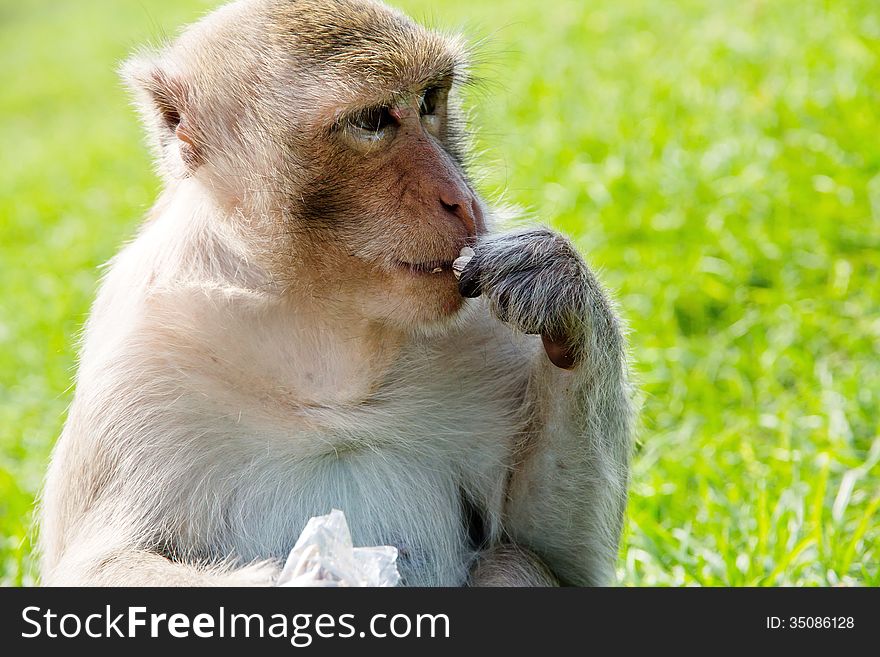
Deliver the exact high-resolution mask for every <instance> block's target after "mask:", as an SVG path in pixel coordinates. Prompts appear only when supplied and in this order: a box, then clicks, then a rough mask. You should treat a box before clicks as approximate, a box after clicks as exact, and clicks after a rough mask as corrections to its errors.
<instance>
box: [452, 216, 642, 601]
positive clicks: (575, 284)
mask: <svg viewBox="0 0 880 657" xmlns="http://www.w3.org/2000/svg"><path fill="white" fill-rule="evenodd" d="M474 251H475V252H474V255H473V257H472V259H471V260H470V261H469V262H468V263H467V264H466V265H465V267H464V268H463V269H462V272H461V278H460V281H459V284H460V289H461V291H462V294H464V295H465V296H478V295H483V296H485V298H486V299H487V301H488V308H489V312H490V313H491V314H493V315H495V316H496V317H497V318H498V319H499V320H501V321H502V322H504V323H506V324H508V325H509V326H510V327H511V328H513V329H515V330H516V331H518V332H522V333H528V334H533V335H534V336H535V337H534V338H532V340H534V349H533V351H532V352H531V353H530V354H528V355H526V356H524V357H525V358H527V359H529V360H528V362H529V367H530V368H531V372H530V377H529V382H528V391H527V394H526V404H527V405H528V407H527V410H528V411H529V413H528V418H529V419H528V424H527V427H526V431H525V435H526V438H525V440H524V441H523V442H522V443H521V445H520V448H519V449H518V451H517V454H515V456H514V460H513V466H512V467H513V470H512V474H511V478H510V482H509V485H508V490H507V501H506V509H505V519H504V525H505V527H504V528H505V531H506V532H507V533H508V534H509V535H510V536H511V538H513V540H514V541H515V542H517V543H519V544H520V545H522V546H523V547H526V548H529V549H530V550H532V551H534V552H535V553H536V554H537V555H538V556H539V557H540V558H541V559H543V560H544V561H545V563H546V564H547V565H548V566H549V567H550V568H551V570H552V571H553V572H554V573H555V574H556V575H557V576H558V577H559V579H560V580H562V581H563V582H567V583H570V584H576V585H588V584H593V585H595V584H608V583H610V582H611V581H612V578H613V568H614V562H615V557H616V552H617V546H618V541H619V539H620V532H621V525H622V520H623V513H624V509H625V504H626V488H627V480H628V471H629V455H630V448H631V436H632V410H631V400H630V389H629V384H628V382H627V374H626V350H625V341H624V338H623V331H622V328H621V326H620V321H619V319H618V318H617V316H616V313H615V311H614V308H613V305H612V304H611V302H610V301H609V299H608V298H607V296H606V294H605V292H604V291H603V289H602V287H601V285H600V284H599V282H598V280H597V279H596V278H595V276H594V275H593V273H592V272H591V271H590V269H589V268H588V267H587V265H586V263H585V262H584V261H583V259H582V258H581V257H580V255H578V253H577V251H576V250H575V249H574V247H573V246H572V245H571V244H570V243H569V242H568V240H566V239H565V238H563V237H562V236H561V235H558V234H557V233H554V232H553V231H550V230H547V229H531V230H527V231H518V232H512V233H504V234H499V235H490V236H487V237H486V238H484V239H483V240H481V241H480V242H479V243H478V244H477V245H476V246H475V249H474ZM539 335H540V336H541V339H538V337H537V336H539ZM542 344H543V348H542V346H541V345H542Z"/></svg>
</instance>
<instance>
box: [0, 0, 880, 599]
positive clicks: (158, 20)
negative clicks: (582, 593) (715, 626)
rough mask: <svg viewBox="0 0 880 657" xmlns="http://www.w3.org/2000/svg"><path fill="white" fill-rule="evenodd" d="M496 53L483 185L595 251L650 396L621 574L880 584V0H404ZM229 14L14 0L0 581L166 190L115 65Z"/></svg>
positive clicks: (2, 170) (6, 98)
mask: <svg viewBox="0 0 880 657" xmlns="http://www.w3.org/2000/svg"><path fill="white" fill-rule="evenodd" d="M397 4H398V6H400V7H402V8H404V9H405V10H407V11H409V12H410V13H411V14H412V15H413V16H414V17H416V18H419V19H422V20H426V21H427V22H429V23H432V24H434V25H438V26H443V27H450V28H456V29H457V28H463V29H464V30H465V31H466V32H467V33H468V34H469V35H470V36H471V37H472V38H474V39H478V40H482V39H486V41H485V43H484V45H483V46H482V48H481V51H482V56H481V57H480V58H479V59H480V61H479V64H478V66H477V73H478V74H479V75H481V76H482V77H483V78H485V80H486V82H485V84H483V85H482V86H481V87H480V88H478V89H476V90H474V91H472V92H471V98H470V100H471V104H474V105H476V110H475V112H474V117H473V118H474V123H475V126H476V127H477V128H478V129H479V130H480V131H481V132H480V134H481V137H480V139H479V141H478V145H479V147H480V155H479V162H480V164H481V165H483V166H484V168H485V177H484V178H483V179H482V181H481V183H480V186H481V189H482V190H483V192H484V193H485V194H486V195H487V196H488V197H489V198H492V199H502V200H505V201H508V202H512V203H516V204H519V205H521V206H523V207H525V208H527V209H528V210H530V211H532V212H534V214H535V215H536V216H538V217H540V218H542V219H545V220H548V221H551V222H553V223H554V224H555V225H556V226H558V227H559V228H561V229H563V230H565V231H567V232H569V233H570V234H571V235H573V236H574V237H575V238H576V239H577V241H578V244H579V245H580V247H582V249H583V251H584V253H585V254H587V256H588V259H589V261H590V262H591V263H592V264H593V265H594V266H595V267H596V268H598V269H599V270H600V272H601V275H602V278H603V280H604V281H605V283H606V284H607V285H608V286H609V287H611V288H612V289H614V290H615V291H616V296H617V299H618V300H619V302H620V306H621V309H622V311H623V313H624V315H625V316H626V317H627V318H628V320H629V323H630V325H631V327H632V335H631V341H632V354H633V361H634V370H635V372H636V374H637V376H638V379H639V380H640V382H641V388H642V390H643V409H642V427H641V442H642V444H641V445H640V448H639V452H638V454H637V456H636V459H635V463H634V473H633V483H632V495H631V500H630V505H629V519H628V526H627V531H626V536H625V541H624V546H623V549H622V552H621V560H620V566H619V572H620V577H621V579H622V581H623V582H624V583H626V584H635V585H653V584H668V585H680V584H704V585H721V584H727V585H742V584H758V585H781V584H820V585H828V584H839V583H844V584H868V585H880V522H878V517H880V509H878V506H880V412H878V409H880V359H878V352H880V285H878V275H880V271H878V269H880V252H878V249H880V121H878V111H880V3H878V2H877V1H876V0H828V1H827V2H818V1H815V0H778V1H765V2H761V1H757V0H714V1H711V0H703V1H699V2H698V1H690V0H683V1H678V2H659V1H656V2H640V1H636V0H590V1H589V2H587V1H585V0H557V1H556V2H553V3H547V2H541V1H538V0H493V1H490V2H483V1H479V2H478V1H476V0H468V1H463V0H443V2H439V1H438V0H401V1H399V2H398V3H397ZM213 5H214V3H213V2H208V1H207V0H167V1H160V0H140V1H139V2H130V1H125V0H119V1H112V0H106V1H100V0H27V1H21V0H19V1H16V2H12V1H11V0H0V71H2V85H0V175H2V194H0V581H2V582H3V583H5V584H21V583H25V584H27V583H33V582H34V581H35V577H36V575H35V568H34V562H33V557H32V538H33V531H32V529H31V527H32V516H31V510H32V503H33V499H34V495H35V493H36V492H37V491H38V489H39V486H40V481H41V478H42V474H43V471H44V468H45V466H46V462H47V458H48V455H49V451H50V449H51V446H52V443H53V441H54V439H55V437H56V436H57V435H58V433H59V431H60V428H61V424H62V422H63V418H64V412H65V408H66V405H67V403H68V401H69V399H70V395H71V386H72V377H73V372H74V365H75V343H76V339H77V334H78V331H79V329H80V327H81V325H82V323H83V320H84V318H85V315H86V312H87V310H88V307H89V303H90V300H91V299H92V297H93V295H94V292H95V286H96V281H97V278H98V275H99V269H98V267H99V266H100V265H101V263H103V262H105V261H106V260H107V259H108V258H109V257H110V256H111V255H112V254H113V253H114V252H115V251H116V250H117V249H118V247H119V246H120V244H121V243H122V242H123V241H124V240H126V239H127V238H129V237H130V236H131V235H132V234H133V231H134V229H135V226H136V225H137V223H138V221H139V219H140V217H141V216H142V215H143V214H144V212H145V211H146V210H147V208H148V207H149V205H150V203H151V201H152V200H153V199H154V197H155V196H156V192H157V180H156V178H155V177H154V175H153V174H152V169H151V164H150V161H149V158H148V155H147V152H146V149H145V148H144V146H143V141H142V138H141V132H140V128H139V126H138V124H137V121H136V118H135V115H134V112H133V111H132V110H131V109H130V107H129V106H128V101H127V98H126V96H125V94H124V93H123V91H122V89H121V86H120V84H119V83H118V81H117V78H116V75H115V71H114V69H115V66H116V64H117V62H118V61H119V60H120V59H121V58H123V57H124V56H125V55H126V53H128V52H130V51H131V50H132V49H133V48H135V47H136V46H137V45H139V44H142V43H144V42H149V41H157V40H159V39H161V38H163V37H165V36H167V35H174V34H175V33H176V31H177V29H178V27H179V26H180V25H182V24H184V23H186V22H188V21H190V20H192V19H194V18H196V17H198V16H199V15H201V14H202V13H204V12H205V11H206V10H208V9H209V8H210V7H211V6H213Z"/></svg>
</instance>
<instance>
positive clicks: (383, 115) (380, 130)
mask: <svg viewBox="0 0 880 657" xmlns="http://www.w3.org/2000/svg"><path fill="white" fill-rule="evenodd" d="M394 123H395V120H394V117H393V116H391V112H390V111H389V109H388V108H387V107H369V108H367V109H363V110H360V111H359V112H356V113H355V114H354V115H352V117H351V118H350V119H349V125H350V126H351V127H352V128H353V129H354V130H355V131H356V132H357V133H359V134H358V136H359V137H361V138H364V139H370V140H378V139H381V138H382V137H383V135H384V132H385V129H386V128H388V127H389V126H391V125H393V124H394Z"/></svg>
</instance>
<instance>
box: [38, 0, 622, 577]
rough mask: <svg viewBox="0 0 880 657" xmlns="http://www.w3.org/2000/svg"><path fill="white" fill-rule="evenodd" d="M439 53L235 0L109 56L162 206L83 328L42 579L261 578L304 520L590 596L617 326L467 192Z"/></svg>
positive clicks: (531, 236) (337, 21)
mask: <svg viewBox="0 0 880 657" xmlns="http://www.w3.org/2000/svg"><path fill="white" fill-rule="evenodd" d="M468 61H469V53H468V47H467V45H466V43H465V41H464V40H463V38H462V37H459V36H455V35H449V34H443V33H441V32H439V31H436V30H433V29H428V28H426V27H423V26H422V25H420V24H418V23H416V22H414V21H412V20H411V19H410V18H408V17H407V16H405V15H404V14H403V13H402V12H400V11H398V10H396V9H393V8H389V7H387V6H386V5H384V4H382V3H380V2H378V1H376V0H329V1H326V0H238V1H237V2H233V3H231V4H227V5H224V6H222V7H220V8H218V9H216V10H214V12H213V13H210V14H208V15H207V16H206V17H204V18H202V19H201V20H200V21H198V22H196V23H195V24H193V25H192V26H190V27H189V28H187V29H186V30H185V31H184V32H182V33H181V35H180V36H179V37H177V39H176V40H174V41H173V42H171V43H165V44H162V45H160V46H158V47H156V48H154V49H145V50H142V51H139V52H137V53H135V54H134V55H133V56H132V57H131V58H130V59H129V60H128V61H127V62H126V63H124V64H123V65H122V67H121V73H122V77H123V79H124V80H125V82H126V83H127V85H128V86H129V88H130V89H131V91H132V93H133V96H134V100H135V104H136V106H137V107H138V109H139V111H140V114H141V117H142V120H143V123H144V124H145V126H146V129H147V134H148V137H149V143H150V145H151V146H152V149H153V153H154V156H155V161H156V167H157V171H158V174H159V176H160V179H161V181H162V190H161V192H160V194H159V197H158V200H157V201H156V203H155V205H154V206H153V208H152V209H151V210H150V211H149V213H148V214H147V216H146V218H145V220H144V221H143V223H142V224H141V226H140V227H139V229H138V232H137V234H136V236H135V237H134V239H133V240H132V241H131V242H129V243H128V244H126V245H125V246H124V247H123V248H122V249H121V251H120V252H119V253H118V254H117V255H116V256H115V257H114V258H112V260H111V261H110V263H109V266H108V267H107V269H106V271H105V273H104V276H103V280H102V282H101V284H100V287H99V290H98V293H97V296H96V299H95V301H94V304H93V306H92V309H91V311H90V314H89V316H88V319H87V320H86V323H85V326H84V329H83V338H82V344H81V347H80V356H79V363H78V369H77V373H76V385H75V392H74V396H73V400H72V403H71V406H70V409H69V411H68V416H67V419H66V422H65V425H64V428H63V430H62V433H61V436H60V438H59V440H58V441H57V444H56V446H55V448H54V450H53V453H52V457H51V461H50V464H49V468H48V473H47V475H46V480H45V484H44V488H43V492H42V494H41V498H40V500H39V511H38V513H39V523H40V531H39V549H40V553H41V566H40V571H41V578H42V582H43V583H44V584H46V585H99V586H116V585H127V586H151V585H180V586H269V585H272V584H273V582H274V581H275V578H276V577H277V576H278V573H279V571H280V566H281V564H282V562H283V560H284V558H285V557H286V555H287V553H288V552H289V550H290V549H291V547H292V546H293V544H294V542H295V541H296V538H297V537H298V535H299V533H300V531H301V530H302V528H303V527H304V525H305V524H306V522H307V521H308V519H309V518H310V517H312V516H316V515H322V514H325V513H328V512H329V511H330V510H331V509H333V508H338V509H341V510H343V511H344V513H345V514H346V517H347V519H348V522H349V525H350V527H351V531H352V535H353V538H354V543H355V545H393V546H395V547H397V548H398V552H399V557H398V567H399V570H400V574H401V583H402V584H404V585H407V586H556V585H571V586H589V585H609V584H612V583H613V582H614V567H615V562H616V558H617V554H618V548H619V543H620V535H621V529H622V523H623V518H624V510H625V505H626V496H627V488H628V479H629V461H630V452H631V446H632V439H633V416H634V411H633V402H632V398H633V386H632V384H631V382H630V376H629V374H628V353H627V351H628V349H627V344H626V337H625V328H624V324H623V321H622V319H621V318H620V316H619V313H618V312H617V310H616V306H615V305H614V304H613V302H612V300H611V298H610V296H609V294H608V293H607V292H606V290H605V289H604V288H603V286H602V285H601V284H600V282H599V281H598V279H597V278H596V276H595V274H594V273H593V272H592V270H591V269H590V268H589V266H588V265H587V264H586V262H585V260H584V259H583V257H582V256H581V255H580V254H579V253H578V251H577V249H576V248H575V247H574V245H573V244H572V242H571V241H570V240H569V239H568V238H566V237H565V236H563V235H562V234H560V233H558V232H556V231H553V230H551V229H549V228H546V227H543V226H540V225H536V226H519V227H516V228H509V227H508V226H501V223H502V222H503V220H504V212H503V210H502V209H499V208H496V207H493V206H490V204H489V203H487V202H486V201H485V200H484V199H483V198H482V197H481V196H480V195H478V193H477V192H476V191H475V188H474V183H473V182H472V174H471V173H470V171H471V169H472V168H473V166H472V164H471V162H472V159H471V155H470V153H471V151H470V148H469V144H470V134H469V128H468V125H467V121H466V115H465V110H464V109H463V107H462V103H463V101H462V95H463V90H464V89H465V88H466V87H467V85H468V84H470V83H472V73H471V72H470V68H469V64H468ZM462 249H469V250H466V251H462ZM462 253H464V254H465V257H464V258H463V259H462ZM454 262H456V263H457V264H456V268H455V269H453V263H454Z"/></svg>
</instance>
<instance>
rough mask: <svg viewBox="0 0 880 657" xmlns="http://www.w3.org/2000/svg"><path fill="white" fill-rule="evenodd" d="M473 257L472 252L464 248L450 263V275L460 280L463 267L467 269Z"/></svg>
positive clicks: (468, 248)
mask: <svg viewBox="0 0 880 657" xmlns="http://www.w3.org/2000/svg"><path fill="white" fill-rule="evenodd" d="M473 257H474V250H473V249H472V248H471V247H469V246H466V247H464V248H462V250H461V252H460V253H459V254H458V257H457V258H456V259H455V260H453V261H452V274H453V275H454V276H455V278H461V272H463V271H464V269H465V267H467V265H468V263H469V262H470V261H471V258H473Z"/></svg>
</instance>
